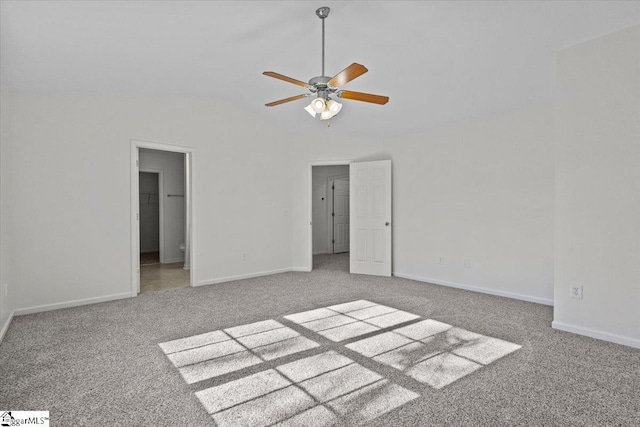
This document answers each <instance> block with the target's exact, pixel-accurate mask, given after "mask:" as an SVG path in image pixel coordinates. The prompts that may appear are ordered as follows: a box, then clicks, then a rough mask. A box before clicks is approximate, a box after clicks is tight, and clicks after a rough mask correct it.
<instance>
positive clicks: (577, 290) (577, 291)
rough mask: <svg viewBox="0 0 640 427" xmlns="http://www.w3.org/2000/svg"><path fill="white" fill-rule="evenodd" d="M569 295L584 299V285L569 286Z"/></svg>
mask: <svg viewBox="0 0 640 427" xmlns="http://www.w3.org/2000/svg"><path fill="white" fill-rule="evenodd" d="M569 296H570V297H571V298H575V299H582V286H580V285H571V286H569Z"/></svg>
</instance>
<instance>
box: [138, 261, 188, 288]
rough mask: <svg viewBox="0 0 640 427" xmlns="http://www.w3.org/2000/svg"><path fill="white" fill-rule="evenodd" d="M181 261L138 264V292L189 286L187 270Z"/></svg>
mask: <svg viewBox="0 0 640 427" xmlns="http://www.w3.org/2000/svg"><path fill="white" fill-rule="evenodd" d="M182 267H184V263H183V262H175V263H171V264H148V265H141V266H140V293H141V294H146V293H149V292H156V291H162V290H165V289H178V288H186V287H188V286H189V280H190V275H189V270H185V269H183V268H182Z"/></svg>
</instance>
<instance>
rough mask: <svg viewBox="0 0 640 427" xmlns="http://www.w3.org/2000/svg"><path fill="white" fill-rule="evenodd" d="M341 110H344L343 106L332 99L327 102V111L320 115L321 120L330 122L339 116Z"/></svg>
mask: <svg viewBox="0 0 640 427" xmlns="http://www.w3.org/2000/svg"><path fill="white" fill-rule="evenodd" d="M340 110H342V104H340V103H339V102H336V101H334V100H333V99H330V100H329V101H327V108H326V110H325V111H324V112H323V113H322V114H320V120H328V119H330V118H332V117H334V116H335V115H336V114H338V113H339V112H340Z"/></svg>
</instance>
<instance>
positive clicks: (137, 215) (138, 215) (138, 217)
mask: <svg viewBox="0 0 640 427" xmlns="http://www.w3.org/2000/svg"><path fill="white" fill-rule="evenodd" d="M136 221H140V214H139V213H137V214H136Z"/></svg>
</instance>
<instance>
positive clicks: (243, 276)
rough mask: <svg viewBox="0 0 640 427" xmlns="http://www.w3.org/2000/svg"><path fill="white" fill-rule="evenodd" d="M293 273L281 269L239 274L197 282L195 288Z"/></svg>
mask: <svg viewBox="0 0 640 427" xmlns="http://www.w3.org/2000/svg"><path fill="white" fill-rule="evenodd" d="M290 271H294V270H293V269H292V268H281V269H278V270H268V271H260V272H257V273H248V274H240V275H238V276H228V277H220V278H218V279H207V280H199V281H198V283H197V284H196V286H206V285H215V284H216V283H224V282H233V281H235V280H242V279H253V278H254V277H261V276H271V275H272V274H280V273H288V272H290Z"/></svg>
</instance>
